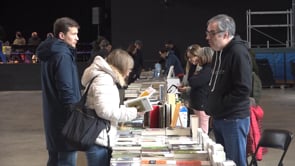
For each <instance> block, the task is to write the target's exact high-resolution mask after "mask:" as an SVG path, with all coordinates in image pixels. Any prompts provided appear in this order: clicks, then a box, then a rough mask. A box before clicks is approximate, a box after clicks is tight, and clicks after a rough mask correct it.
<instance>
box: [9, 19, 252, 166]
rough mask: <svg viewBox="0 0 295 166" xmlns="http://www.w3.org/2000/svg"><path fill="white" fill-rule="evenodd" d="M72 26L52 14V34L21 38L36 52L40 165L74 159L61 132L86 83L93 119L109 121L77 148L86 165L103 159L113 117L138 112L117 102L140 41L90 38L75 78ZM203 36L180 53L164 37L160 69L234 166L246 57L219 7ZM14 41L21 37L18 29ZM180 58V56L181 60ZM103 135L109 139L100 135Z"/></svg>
mask: <svg viewBox="0 0 295 166" xmlns="http://www.w3.org/2000/svg"><path fill="white" fill-rule="evenodd" d="M79 28H80V25H79V24H78V22H76V21H75V20H73V19H72V18H69V17H62V18H58V19H56V21H55V22H54V29H53V34H52V36H51V37H47V38H46V39H45V40H44V41H43V42H41V43H40V39H38V35H37V33H35V32H33V33H32V37H31V38H30V39H29V40H28V44H36V45H38V47H37V49H36V55H37V56H38V58H39V60H40V64H41V73H42V76H41V82H42V91H43V120H44V129H45V136H46V148H47V150H48V162H47V165H48V166H58V165H69V166H75V165H76V159H77V150H76V149H74V148H73V147H71V146H70V145H69V144H68V143H67V142H66V140H65V139H64V138H63V137H62V135H61V130H62V127H63V124H65V121H66V119H67V114H68V112H69V111H70V110H71V109H72V107H73V105H74V104H75V103H77V102H78V101H79V100H80V98H81V91H82V93H83V90H82V89H81V87H82V86H83V87H86V86H87V85H88V83H89V81H90V80H91V79H92V78H93V77H95V76H97V78H95V80H94V82H93V84H92V85H91V87H90V90H89V93H88V96H87V101H86V105H87V106H88V107H89V108H92V109H94V110H95V111H96V113H97V115H98V116H99V117H101V118H104V119H107V120H109V121H111V126H112V127H111V130H110V131H109V133H108V134H107V133H104V132H103V133H101V134H100V135H99V136H98V137H97V139H96V141H95V144H93V146H92V147H91V148H89V149H88V150H86V151H85V155H86V158H87V161H88V165H89V166H92V165H93V166H94V165H97V164H101V165H109V163H110V161H109V158H108V153H109V152H108V148H107V146H106V142H108V141H110V144H111V145H113V141H114V139H113V138H115V135H116V132H117V129H116V128H117V127H118V123H119V122H126V121H130V120H132V119H134V118H136V117H137V115H138V114H139V113H138V112H137V108H135V107H126V106H124V105H122V104H120V103H121V99H120V94H119V90H120V88H122V87H125V86H128V85H129V84H130V83H132V82H135V81H136V80H137V79H139V78H140V74H141V72H142V71H143V70H144V58H143V52H142V48H143V42H142V41H141V40H135V41H131V42H130V44H129V45H128V47H127V48H126V49H122V48H113V46H112V45H111V43H110V41H109V40H108V39H106V38H105V37H101V36H100V37H99V38H98V39H97V40H96V41H94V42H93V43H92V48H93V49H92V51H91V56H90V58H89V61H88V66H87V67H86V69H85V70H84V71H83V75H82V77H81V79H80V78H79V77H78V69H77V66H76V63H75V60H76V59H75V58H76V57H75V53H76V51H77V50H76V47H77V43H78V41H79V37H78V33H79ZM206 40H207V41H208V45H209V46H201V45H199V44H198V43H195V44H192V45H190V46H188V47H187V49H186V51H185V55H184V56H181V55H179V53H178V52H177V50H176V49H175V45H174V44H173V42H172V41H170V40H169V41H167V42H166V43H165V44H164V46H163V48H161V49H159V54H160V60H159V63H161V64H162V67H163V69H164V72H163V74H164V76H166V75H167V72H168V70H169V69H170V67H171V66H173V69H174V74H175V76H176V77H179V79H180V80H181V82H182V84H181V85H179V86H178V90H179V91H180V92H181V94H182V95H183V96H185V98H186V99H187V107H188V108H189V109H190V110H191V114H196V115H197V116H198V117H199V119H200V121H199V126H200V128H201V129H202V130H203V131H204V132H205V133H208V132H209V128H210V127H209V119H211V120H212V130H213V131H214V136H215V140H216V143H220V144H221V145H223V147H224V150H225V153H226V158H227V159H228V160H233V161H234V162H235V163H236V164H237V165H239V166H246V165H247V158H246V157H247V154H246V144H247V135H248V132H249V126H250V117H249V116H250V114H249V108H250V95H251V89H252V60H251V55H250V53H249V49H248V48H247V45H246V43H245V42H244V41H243V40H242V39H241V38H240V37H239V36H238V35H236V25H235V21H234V19H233V18H232V17H230V16H228V15H225V14H220V15H216V16H214V17H212V18H211V19H209V20H208V22H207V31H206ZM14 44H26V40H24V38H23V37H22V35H21V33H20V32H17V33H16V41H15V42H14ZM185 60H186V61H185ZM106 135H109V136H110V139H109V140H108V138H107V137H106Z"/></svg>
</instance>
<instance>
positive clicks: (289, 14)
mask: <svg viewBox="0 0 295 166" xmlns="http://www.w3.org/2000/svg"><path fill="white" fill-rule="evenodd" d="M293 10H294V9H293ZM255 15H260V17H264V16H266V15H283V16H284V15H285V17H286V19H285V22H284V23H283V24H264V25H258V24H253V23H252V19H253V17H254V16H255ZM274 18H275V17H274ZM272 21H276V20H275V19H274V20H272ZM278 21H280V22H281V21H282V20H278ZM293 25H294V13H293V11H292V9H290V10H286V11H251V10H248V11H247V41H248V44H249V47H250V48H252V47H253V43H252V40H253V39H252V37H253V34H252V31H256V32H257V33H259V34H261V35H263V36H264V37H266V38H267V40H266V41H265V44H260V45H256V46H255V47H258V48H261V47H266V48H270V47H277V46H279V47H294V36H293V33H294V27H293ZM265 28H285V29H286V38H285V39H286V41H282V40H281V39H278V38H276V37H274V35H271V34H267V33H265V32H263V30H265ZM269 40H272V41H274V42H276V43H277V44H273V45H272V44H270V42H269Z"/></svg>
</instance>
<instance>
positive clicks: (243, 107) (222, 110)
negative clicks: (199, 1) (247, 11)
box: [206, 14, 252, 166]
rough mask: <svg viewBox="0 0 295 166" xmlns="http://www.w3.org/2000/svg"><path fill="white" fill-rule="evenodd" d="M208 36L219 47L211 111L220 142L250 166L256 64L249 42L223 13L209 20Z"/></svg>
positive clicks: (232, 157)
mask: <svg viewBox="0 0 295 166" xmlns="http://www.w3.org/2000/svg"><path fill="white" fill-rule="evenodd" d="M206 39H207V40H208V43H209V45H210V47H211V48H212V49H213V50H215V55H214V57H213V62H212V74H211V79H210V83H209V86H210V92H209V96H208V105H207V106H208V108H207V110H206V111H207V113H208V114H210V115H211V116H212V117H213V130H214V134H215V139H216V142H217V143H220V144H222V145H223V146H224V149H225V153H226V157H227V159H229V160H233V161H234V162H235V163H236V165H239V166H246V165H247V163H246V161H247V160H246V156H247V155H246V143H247V135H248V131H249V125H250V118H249V115H250V114H249V108H250V100H249V96H250V92H251V87H252V64H251V57H250V54H249V51H248V48H247V46H246V43H245V42H244V41H242V40H241V38H240V37H239V36H237V35H236V36H235V21H234V20H233V18H231V17H230V16H227V15H224V14H221V15H217V16H214V17H213V18H211V19H210V20H209V21H208V22H207V32H206Z"/></svg>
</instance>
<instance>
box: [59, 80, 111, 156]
mask: <svg viewBox="0 0 295 166" xmlns="http://www.w3.org/2000/svg"><path fill="white" fill-rule="evenodd" d="M95 78H96V76H95V77H94V78H92V80H91V81H90V83H89V84H88V86H87V88H86V91H85V93H84V94H83V96H82V98H81V100H80V101H79V102H78V103H76V104H75V105H74V107H73V109H71V112H70V115H69V117H68V119H67V121H66V123H65V125H64V127H63V129H62V135H63V136H64V137H65V139H66V141H67V143H68V144H69V145H70V146H71V147H73V148H74V149H76V150H82V151H84V150H87V149H88V148H89V147H90V146H92V145H93V144H94V143H95V140H96V138H97V136H98V135H99V133H100V132H101V131H102V130H103V129H107V131H109V130H110V121H109V120H105V119H103V118H100V117H99V116H97V114H96V112H95V110H94V109H90V108H87V107H86V106H85V102H86V98H87V94H88V90H89V87H90V86H91V84H92V81H93V80H94V79H95Z"/></svg>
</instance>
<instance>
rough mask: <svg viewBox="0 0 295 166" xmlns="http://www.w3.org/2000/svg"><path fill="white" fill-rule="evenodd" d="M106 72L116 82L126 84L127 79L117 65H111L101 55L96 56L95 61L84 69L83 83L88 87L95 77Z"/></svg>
mask: <svg viewBox="0 0 295 166" xmlns="http://www.w3.org/2000/svg"><path fill="white" fill-rule="evenodd" d="M105 73H107V74H109V75H110V76H111V77H112V78H113V80H114V82H115V83H118V84H119V85H121V86H124V85H125V79H124V77H123V76H122V74H120V72H119V71H118V70H117V68H116V67H114V66H111V65H109V64H108V63H107V62H106V60H105V59H104V58H102V57H101V56H96V57H95V59H94V61H93V63H92V64H91V65H90V66H89V67H87V68H86V69H85V70H84V73H83V75H82V79H81V83H82V85H83V86H84V87H86V85H87V84H88V83H89V82H90V80H91V79H92V78H93V77H95V76H97V75H102V74H105Z"/></svg>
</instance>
